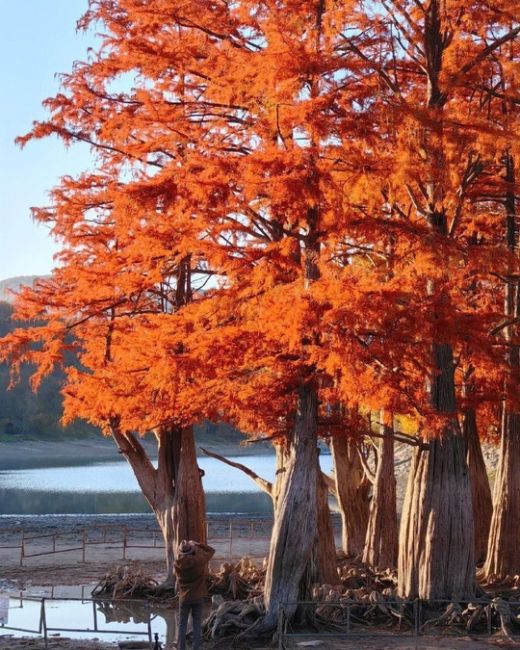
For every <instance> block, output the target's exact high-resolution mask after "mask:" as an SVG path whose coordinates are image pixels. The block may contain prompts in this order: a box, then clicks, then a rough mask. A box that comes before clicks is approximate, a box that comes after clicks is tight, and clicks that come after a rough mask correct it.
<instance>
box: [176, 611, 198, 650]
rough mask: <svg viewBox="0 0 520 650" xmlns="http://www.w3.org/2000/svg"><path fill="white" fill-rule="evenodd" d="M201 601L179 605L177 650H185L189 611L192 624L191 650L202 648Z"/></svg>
mask: <svg viewBox="0 0 520 650" xmlns="http://www.w3.org/2000/svg"><path fill="white" fill-rule="evenodd" d="M202 603H203V601H202V600H195V601H194V602H191V603H179V641H178V643H177V650H185V648H186V629H187V627H188V617H189V615H190V611H191V620H192V623H193V646H192V647H193V650H200V649H201V647H202Z"/></svg>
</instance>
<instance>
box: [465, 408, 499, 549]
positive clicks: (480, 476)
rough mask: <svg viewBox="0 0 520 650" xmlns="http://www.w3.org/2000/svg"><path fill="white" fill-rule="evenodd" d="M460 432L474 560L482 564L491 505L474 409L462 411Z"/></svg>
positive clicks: (489, 489) (491, 510) (486, 543)
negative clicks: (471, 509) (468, 491)
mask: <svg viewBox="0 0 520 650" xmlns="http://www.w3.org/2000/svg"><path fill="white" fill-rule="evenodd" d="M462 431H463V434H464V440H465V441H466V448H467V461H468V469H469V479H470V484H471V502H472V503H473V519H474V522H475V560H476V561H477V562H483V561H484V559H485V557H486V550H487V545H488V536H489V526H490V523H491V515H492V513H493V504H492V500H491V488H490V487H489V479H488V475H487V470H486V464H485V463H484V457H483V455H482V447H481V445H480V439H479V436H478V429H477V418H476V415H475V409H473V408H468V409H466V410H465V411H464V416H463V420H462Z"/></svg>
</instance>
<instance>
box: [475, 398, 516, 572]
mask: <svg viewBox="0 0 520 650" xmlns="http://www.w3.org/2000/svg"><path fill="white" fill-rule="evenodd" d="M518 459H520V415H519V414H518V413H512V412H510V411H509V410H508V409H504V414H503V416H502V439H501V443H500V460H499V465H498V471H497V476H496V479H495V485H494V489H493V502H494V505H493V517H492V519H491V529H490V533H489V547H488V553H487V557H486V562H485V564H484V574H485V575H486V576H487V577H489V576H492V575H496V576H499V577H505V576H508V575H510V576H514V575H517V574H518V573H520V554H519V552H518V543H519V540H520V471H519V469H518V463H519V460H518Z"/></svg>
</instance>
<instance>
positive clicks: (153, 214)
mask: <svg viewBox="0 0 520 650" xmlns="http://www.w3.org/2000/svg"><path fill="white" fill-rule="evenodd" d="M433 4H435V3H434V2H430V3H428V2H425V3H419V2H411V1H408V0H399V1H396V2H392V3H390V4H389V7H391V8H384V7H386V5H382V4H381V3H363V2H361V1H360V0H357V1H355V0H346V1H342V2H334V1H333V0H298V1H295V0H283V1H281V2H278V1H277V2H274V0H263V1H256V2H252V1H247V0H238V1H237V2H234V3H231V2H214V1H212V0H189V1H188V0H150V1H149V2H146V3H143V2H142V0H90V3H89V10H88V12H87V13H86V15H85V16H84V17H83V18H82V20H81V21H80V27H83V28H86V27H88V26H89V25H93V24H96V25H98V26H99V25H101V26H102V29H101V31H102V32H103V34H104V36H103V42H102V45H101V46H100V47H99V49H98V51H97V52H92V53H90V54H89V59H88V60H87V61H85V62H78V63H76V64H75V66H74V68H73V71H72V73H71V74H69V75H64V76H63V92H62V93H61V94H59V95H57V96H56V97H53V98H50V99H48V100H46V102H45V105H46V107H47V109H48V111H49V119H48V120H47V121H46V122H43V123H36V124H35V125H34V127H33V129H32V131H31V132H30V133H29V134H28V135H27V136H24V137H22V138H20V143H21V144H25V143H26V142H28V141H30V140H31V139H34V138H40V137H47V136H48V135H50V134H57V135H58V136H59V137H60V138H62V139H63V141H64V142H65V144H70V143H73V142H76V141H83V142H87V143H89V144H90V145H91V147H92V151H93V154H94V155H95V158H96V171H95V172H93V173H85V174H82V175H80V176H78V177H77V178H71V177H66V178H63V179H62V181H61V183H60V185H59V186H58V187H57V188H55V189H54V191H53V193H52V207H51V208H47V209H37V210H35V217H36V219H38V220H39V221H42V222H45V223H48V224H50V225H51V227H52V233H53V235H54V236H55V237H56V238H57V239H58V240H59V241H60V242H61V245H62V247H61V252H60V254H59V256H58V260H57V263H58V264H57V268H56V269H55V271H54V273H53V275H52V277H51V278H50V279H49V280H45V281H42V282H40V283H39V284H38V285H37V286H36V287H35V288H34V289H26V290H24V291H23V292H22V294H21V296H20V298H19V300H18V306H17V314H16V317H17V318H18V319H29V320H35V319H37V320H39V321H44V322H45V324H43V325H39V326H37V327H32V328H27V329H20V330H17V331H16V332H15V333H14V334H12V335H11V336H10V337H8V338H7V339H6V340H4V342H3V347H4V349H5V351H6V352H5V356H8V357H9V358H10V359H11V360H12V363H13V367H14V368H15V369H16V367H17V365H18V364H19V363H20V362H25V361H30V362H33V363H36V364H37V371H36V374H35V377H34V381H35V384H37V383H38V381H39V380H40V378H41V377H42V376H43V375H44V374H46V373H47V372H49V371H50V370H51V369H52V368H53V367H54V365H55V364H57V363H59V364H62V365H65V370H66V377H67V381H66V385H65V386H64V390H63V393H64V404H65V419H66V420H70V419H72V418H74V417H81V418H85V419H87V420H89V421H91V422H93V423H95V424H97V425H100V426H102V427H105V426H106V425H107V423H108V422H109V421H110V419H111V418H112V417H115V416H117V417H118V418H119V419H120V421H121V427H122V428H123V429H126V430H135V431H139V432H141V433H145V432H146V431H148V430H150V429H152V428H154V427H157V426H159V425H169V424H175V425H178V424H180V425H184V424H188V423H191V422H195V421H198V420H200V419H202V418H219V419H229V420H232V421H233V422H234V423H235V424H237V425H238V426H239V427H241V428H242V429H243V430H244V431H247V432H249V433H251V434H252V435H258V434H260V433H268V434H271V435H278V434H284V433H286V432H287V431H289V430H290V429H291V427H292V422H293V419H294V411H295V408H296V388H297V386H298V385H299V384H301V383H302V382H312V383H313V384H314V385H315V386H316V387H317V390H318V391H319V393H320V400H321V407H320V408H321V415H322V423H323V427H322V431H323V432H324V433H327V431H330V430H332V429H334V427H336V426H338V425H340V426H343V425H345V424H346V423H345V422H344V421H343V420H342V419H341V418H340V421H339V422H334V421H333V418H332V416H331V413H334V412H335V411H334V410H333V409H332V411H331V408H332V406H331V405H334V404H337V403H339V402H340V403H342V404H343V405H344V406H345V407H346V409H347V412H348V411H349V410H350V412H358V410H359V409H361V410H362V411H364V412H366V411H370V410H373V411H379V410H380V409H385V411H386V410H388V411H389V412H393V413H402V414H407V415H409V416H411V417H413V418H414V419H416V420H417V421H418V423H419V428H420V430H421V431H422V430H426V428H427V429H428V431H429V432H432V433H433V432H435V430H436V429H438V428H440V427H442V419H443V418H442V417H441V416H439V414H438V413H435V411H434V410H433V409H432V407H431V405H430V397H429V383H430V382H431V380H432V378H433V376H434V374H435V370H434V369H433V367H432V359H431V344H432V341H434V340H436V341H441V342H449V343H451V344H452V346H453V349H454V351H455V353H456V355H457V359H458V361H459V362H460V363H459V366H458V368H459V369H460V371H458V374H457V380H458V387H459V389H460V388H461V387H462V372H463V370H464V368H467V367H468V366H469V365H471V366H472V367H473V379H474V381H475V382H476V386H477V390H476V392H474V393H473V394H472V399H473V400H474V403H475V404H477V405H478V406H479V408H480V407H482V413H489V417H488V416H486V421H487V422H488V424H489V423H490V422H491V420H492V418H493V415H492V413H493V408H492V405H493V404H495V403H496V402H497V400H500V399H501V397H502V396H503V385H504V383H503V382H504V377H505V371H506V369H505V367H504V363H503V353H502V343H503V340H502V339H501V336H500V334H498V335H497V334H490V331H491V330H492V329H493V328H494V327H495V326H496V325H497V323H498V322H499V321H500V318H501V314H502V312H503V305H502V295H501V281H500V280H499V279H498V278H499V277H500V276H503V275H505V274H508V273H511V268H513V269H514V270H515V272H516V273H518V272H520V267H519V262H518V259H517V258H516V257H515V258H514V259H511V256H510V255H508V254H507V253H506V251H505V247H504V245H503V214H502V212H501V208H500V201H501V199H502V197H503V194H504V191H505V189H507V188H506V187H505V185H504V180H503V177H502V171H501V165H500V157H501V155H502V153H503V151H504V150H506V149H509V150H510V151H511V152H512V155H515V156H518V147H519V144H518V143H519V142H520V139H519V138H518V133H517V131H518V120H517V116H518V106H519V105H520V104H519V101H518V88H517V81H516V78H517V77H518V63H519V44H518V30H516V29H512V28H511V24H515V21H514V13H515V6H514V5H515V3H514V2H512V1H511V0H509V1H508V0H501V1H500V2H499V3H498V4H499V5H500V7H498V5H497V3H496V2H494V3H493V6H491V5H490V4H489V3H486V2H483V1H482V2H481V1H479V2H469V1H463V2H461V1H460V0H457V2H455V0H448V1H447V2H445V3H443V14H442V16H441V17H440V21H441V23H442V24H441V30H442V33H443V34H444V37H445V43H444V51H443V53H442V61H443V65H442V70H441V73H440V76H439V78H438V79H436V80H435V87H432V84H431V75H430V77H428V75H426V74H425V65H426V64H425V54H424V48H425V45H424V38H425V34H426V33H427V29H426V23H427V20H428V18H427V15H426V13H425V7H426V6H430V5H433ZM504 78H507V80H508V81H507V83H505V82H504V83H505V85H500V84H499V83H498V82H499V81H500V80H501V79H504ZM504 88H505V90H504ZM509 95H511V96H514V97H515V98H516V99H515V100H514V101H513V99H510V98H509ZM504 102H505V103H506V104H508V106H509V109H508V111H505V112H504V110H503V108H504ZM515 102H516V103H515ZM435 211H438V212H442V213H443V214H444V216H445V220H446V224H445V226H446V227H445V230H444V231H442V232H441V231H440V230H439V229H436V228H435V227H433V226H432V223H431V215H432V214H433V213H434V212H435ZM432 287H433V290H432ZM35 344H36V345H35ZM70 349H73V350H74V351H75V353H76V354H77V356H78V358H79V360H80V362H81V367H80V369H76V368H74V367H72V366H71V365H68V363H67V361H66V357H65V356H64V353H65V351H68V350H70ZM515 391H516V384H511V390H510V395H509V396H508V397H509V398H510V399H516V400H518V397H515V395H517V394H518V391H516V393H515ZM461 404H462V405H463V404H464V403H463V402H461ZM484 406H486V408H484ZM486 409H487V410H486ZM359 426H360V427H361V425H359Z"/></svg>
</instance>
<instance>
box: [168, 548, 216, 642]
mask: <svg viewBox="0 0 520 650" xmlns="http://www.w3.org/2000/svg"><path fill="white" fill-rule="evenodd" d="M214 553H215V549H213V548H211V546H208V545H207V544H201V543H200V542H194V541H193V540H190V541H189V542H188V541H186V540H183V541H182V542H181V543H180V544H179V547H178V549H177V559H176V561H175V564H174V568H175V575H176V576H177V593H178V596H179V639H178V643H177V650H185V648H186V630H187V627H188V617H189V615H190V611H191V619H192V624H193V650H200V648H201V644H202V607H203V603H204V598H205V597H206V596H207V595H208V587H207V584H206V576H207V574H208V562H209V561H210V560H211V558H212V557H213V554H214Z"/></svg>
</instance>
